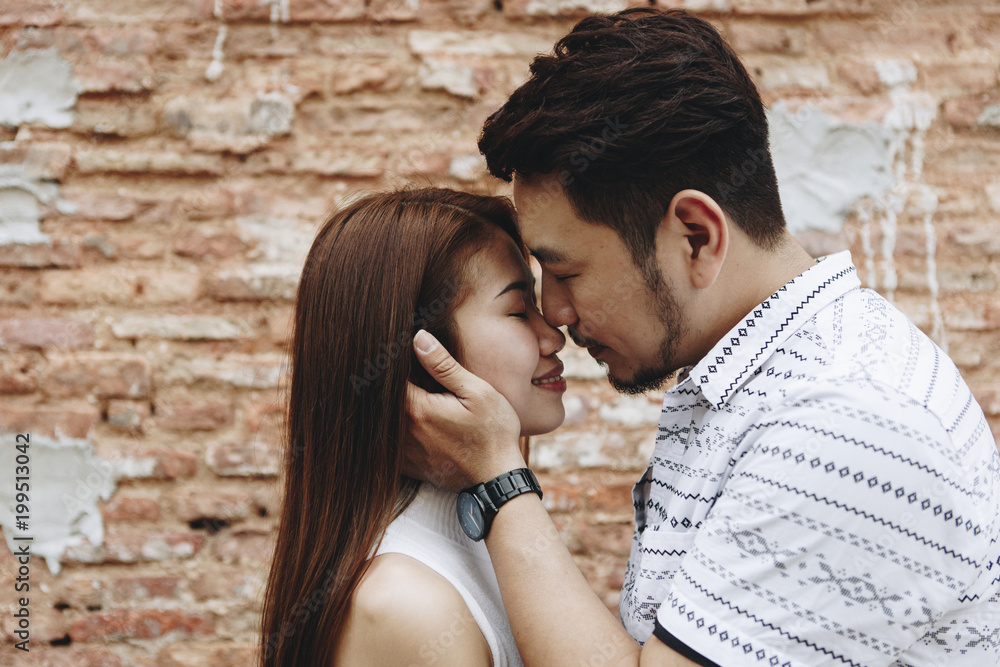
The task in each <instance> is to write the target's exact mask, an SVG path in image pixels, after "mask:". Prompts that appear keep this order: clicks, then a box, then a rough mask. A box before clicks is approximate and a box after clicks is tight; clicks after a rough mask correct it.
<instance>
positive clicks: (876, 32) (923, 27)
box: [803, 0, 954, 55]
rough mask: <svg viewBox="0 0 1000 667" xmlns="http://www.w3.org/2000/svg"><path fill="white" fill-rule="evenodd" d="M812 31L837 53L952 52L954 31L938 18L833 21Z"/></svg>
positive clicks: (816, 26) (822, 24)
mask: <svg viewBox="0 0 1000 667" xmlns="http://www.w3.org/2000/svg"><path fill="white" fill-rule="evenodd" d="M803 1H804V0H803ZM817 4H818V3H817ZM812 34H813V37H814V38H815V40H816V44H817V45H818V46H819V47H821V48H822V49H825V50H826V51H827V52H828V53H831V54H835V55H840V54H844V53H858V52H861V53H864V52H875V53H879V52H885V51H888V52H890V53H893V52H896V53H905V54H910V53H913V52H923V53H939V54H949V53H951V46H950V44H951V40H952V39H953V37H954V30H953V29H951V28H950V27H949V26H948V25H947V24H946V23H943V22H937V21H928V22H926V23H920V24H913V25H903V24H901V25H892V24H888V23H879V22H877V21H866V22H863V23H862V22H858V21H837V20H830V21H822V22H819V23H817V24H815V26H814V27H813V30H812Z"/></svg>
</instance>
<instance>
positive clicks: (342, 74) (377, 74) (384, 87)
mask: <svg viewBox="0 0 1000 667" xmlns="http://www.w3.org/2000/svg"><path fill="white" fill-rule="evenodd" d="M349 62H350V61H345V62H344V65H345V66H344V67H343V68H340V69H337V70H335V71H334V72H333V73H332V76H331V79H330V89H331V90H332V91H333V92H334V93H336V94H338V95H349V94H351V93H356V92H358V91H361V90H375V91H379V92H390V91H394V90H397V89H399V88H400V87H401V86H402V85H403V82H404V80H405V78H406V77H405V72H404V71H403V70H401V69H400V67H399V66H397V65H392V64H390V63H386V62H364V61H361V62H356V63H351V64H350V65H349V66H348V63H349Z"/></svg>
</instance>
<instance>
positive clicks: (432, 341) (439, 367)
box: [413, 329, 475, 398]
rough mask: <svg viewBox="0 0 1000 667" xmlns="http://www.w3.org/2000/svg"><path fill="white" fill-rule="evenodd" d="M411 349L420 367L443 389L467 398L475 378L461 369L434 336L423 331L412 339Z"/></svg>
mask: <svg viewBox="0 0 1000 667" xmlns="http://www.w3.org/2000/svg"><path fill="white" fill-rule="evenodd" d="M413 349H414V351H415V352H416V354H417V359H418V360H419V361H420V365H421V366H423V367H424V368H425V369H426V370H427V372H428V373H430V374H431V377H432V378H434V379H435V380H437V381H438V382H439V383H441V386H443V387H444V388H445V389H447V390H448V391H450V392H451V393H453V394H455V396H458V397H459V398H467V397H468V395H469V392H470V390H471V389H472V386H473V384H474V383H475V380H474V378H475V376H474V375H473V374H472V373H470V372H469V371H467V370H465V369H464V368H462V365H461V364H460V363H458V362H457V361H455V358H454V357H453V356H451V355H450V354H449V353H448V350H446V349H444V346H443V345H441V343H439V342H438V340H437V339H436V338H434V336H432V335H431V334H429V333H427V332H426V331H424V330H423V329H421V330H420V331H418V332H417V335H416V336H414V337H413Z"/></svg>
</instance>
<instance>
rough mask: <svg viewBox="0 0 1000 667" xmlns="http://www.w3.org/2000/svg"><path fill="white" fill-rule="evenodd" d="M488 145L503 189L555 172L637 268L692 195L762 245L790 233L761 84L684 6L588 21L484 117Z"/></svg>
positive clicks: (582, 213)
mask: <svg viewBox="0 0 1000 667" xmlns="http://www.w3.org/2000/svg"><path fill="white" fill-rule="evenodd" d="M479 150H480V151H482V152H483V154H484V155H485V156H486V163H487V166H488V167H489V170H490V173H491V174H493V175H494V176H496V177H498V178H501V179H503V180H505V181H510V180H511V178H512V176H513V175H514V174H517V175H518V176H519V177H523V178H527V179H530V178H531V177H532V176H535V175H551V176H555V177H556V178H557V179H558V181H559V183H560V185H561V186H562V188H563V190H564V191H565V193H566V196H567V198H568V199H569V201H570V203H571V204H572V206H573V208H574V209H575V212H576V214H577V215H578V216H579V217H580V218H582V219H583V220H586V221H588V222H591V223H595V224H601V225H606V226H608V227H611V228H612V229H614V230H615V231H616V232H617V233H618V234H619V236H621V238H622V240H623V241H624V242H625V244H626V245H627V246H628V248H629V250H630V252H631V253H632V256H633V259H634V260H635V262H636V264H638V265H640V266H643V265H644V264H645V262H646V261H647V260H648V258H649V257H650V256H651V254H652V252H653V250H654V247H655V233H656V229H657V226H658V224H659V222H660V220H661V219H662V218H663V215H664V214H665V213H666V211H667V208H668V207H669V204H670V200H671V199H672V198H673V197H674V195H675V194H677V193H678V192H680V191H681V190H684V189H687V188H692V189H695V190H700V191H702V192H704V193H705V194H707V195H709V196H710V197H712V198H713V199H714V200H715V201H716V202H718V204H719V205H720V206H721V207H722V209H723V210H724V211H725V212H726V213H727V214H728V215H729V217H730V218H731V219H732V220H733V221H734V222H735V223H736V224H737V225H738V226H739V227H740V228H741V229H742V230H743V231H744V232H746V234H747V235H748V236H749V237H750V238H751V239H752V240H753V241H754V242H755V243H757V244H758V245H759V246H761V247H764V248H771V247H773V246H774V244H775V242H776V241H777V239H778V238H779V236H780V234H781V231H782V230H783V229H784V226H785V222H784V216H783V215H782V212H781V201H780V199H779V197H778V184H777V179H776V178H775V175H774V166H773V165H772V162H771V154H770V151H769V150H768V143H767V119H766V117H765V115H764V105H763V103H762V102H761V100H760V95H759V93H758V92H757V88H756V87H755V86H754V83H753V81H752V80H751V79H750V76H749V74H747V71H746V69H745V68H744V67H743V64H742V63H741V62H740V60H739V58H738V57H737V55H736V53H735V52H734V51H733V50H732V48H731V47H730V46H729V45H728V44H727V43H726V42H725V41H724V40H723V39H722V36H721V35H719V33H718V31H717V30H716V29H715V28H714V27H712V25H711V24H709V23H708V22H707V21H704V20H703V19H700V18H697V17H695V16H693V15H691V14H689V13H687V12H685V11H683V10H670V11H659V10H655V9H651V8H636V9H627V10H625V11H622V12H619V13H617V14H614V15H612V16H592V17H589V18H586V19H583V20H582V21H580V22H579V23H578V24H577V25H576V27H575V28H573V30H572V32H570V33H569V34H568V35H566V36H565V37H563V38H562V39H560V40H559V41H558V42H557V43H556V45H555V48H554V55H539V56H537V57H536V58H535V60H534V61H533V62H532V64H531V78H529V79H528V81H527V82H525V83H524V84H523V85H521V87H519V88H518V89H517V90H516V91H514V94H513V95H511V96H510V99H509V100H508V101H507V103H506V104H504V105H503V107H501V108H500V109H499V110H498V111H496V112H495V113H493V115H491V116H490V117H489V118H488V119H487V120H486V123H485V125H484V126H483V133H482V136H481V137H480V139H479Z"/></svg>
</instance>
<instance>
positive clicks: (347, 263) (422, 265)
mask: <svg viewBox="0 0 1000 667" xmlns="http://www.w3.org/2000/svg"><path fill="white" fill-rule="evenodd" d="M497 227H499V228H500V229H502V230H503V231H504V232H506V233H507V234H509V235H510V236H511V237H512V238H514V240H515V242H516V243H517V244H518V246H519V247H520V246H521V241H520V237H519V235H518V231H517V227H516V225H515V223H514V218H513V211H512V209H511V206H510V203H509V202H508V201H507V200H506V199H505V198H501V197H484V196H478V195H471V194H466V193H461V192H456V191H452V190H444V189H434V188H428V189H421V190H409V191H400V192H393V193H387V194H375V195H370V196H367V197H365V198H363V199H361V200H360V201H357V202H355V203H354V204H351V205H350V206H348V207H347V208H345V209H343V210H341V211H339V212H337V213H335V214H334V215H333V216H332V217H331V218H330V219H329V220H328V221H327V222H326V224H324V225H323V227H322V228H321V230H320V231H319V233H318V235H317V237H316V240H315V241H314V242H313V245H312V248H311V249H310V251H309V255H308V257H307V259H306V262H305V266H304V268H303V271H302V278H301V281H300V283H299V288H298V296H297V300H296V306H295V320H294V334H293V336H292V341H291V349H290V361H291V367H292V374H291V386H290V393H289V403H288V404H289V409H288V419H287V430H286V439H287V442H286V446H287V452H286V457H285V471H284V475H285V477H284V487H285V488H284V502H283V506H282V510H281V518H280V522H279V527H278V534H277V540H276V546H275V551H274V559H273V561H272V564H271V571H270V576H269V578H268V583H267V590H266V593H265V598H264V614H263V621H262V628H261V651H260V665H262V667H271V666H274V665H281V666H288V667H291V666H293V665H294V666H296V667H301V666H307V665H330V664H335V663H336V661H337V656H336V655H334V653H335V646H336V642H337V639H338V637H339V635H340V632H341V630H342V628H343V626H344V623H345V620H346V615H347V611H348V609H349V606H350V599H351V595H352V593H353V592H354V590H355V588H356V587H357V585H358V582H359V581H360V579H361V577H362V575H363V574H364V572H365V569H366V567H367V565H368V560H369V557H370V556H371V555H372V553H373V552H374V550H375V548H376V546H377V544H378V542H379V540H380V539H381V535H382V532H383V531H384V529H385V528H386V526H388V524H389V523H390V521H391V520H392V519H393V518H394V517H395V516H396V515H398V513H399V512H400V511H401V510H402V508H404V507H405V506H406V504H407V503H409V501H410V500H412V498H413V494H414V493H415V492H416V488H417V484H416V482H414V481H413V480H409V479H408V478H404V477H403V476H402V473H401V467H402V447H401V443H402V440H403V435H404V429H405V426H404V424H405V413H404V411H405V397H406V383H407V381H408V380H413V381H414V382H416V383H418V384H420V385H421V386H424V387H425V388H427V389H431V390H433V389H435V386H434V382H433V381H432V380H431V379H430V377H429V376H428V375H427V374H426V372H425V371H424V370H423V368H421V367H420V364H419V363H418V362H417V361H416V358H415V357H414V356H413V352H412V350H411V342H412V340H413V334H414V333H416V331H417V330H418V329H420V328H424V329H427V330H428V331H430V332H431V333H432V334H434V335H435V336H436V337H437V338H438V339H439V340H440V341H441V342H442V344H444V345H445V347H447V348H448V349H451V350H454V349H455V348H454V343H455V337H454V332H453V331H452V328H451V323H452V315H453V313H454V310H455V309H456V308H457V306H458V305H459V303H460V302H461V300H462V298H463V295H464V291H465V288H464V282H465V277H466V276H465V268H466V266H467V265H468V264H469V260H470V259H471V257H472V255H474V254H475V253H476V252H477V251H478V250H480V249H482V248H484V247H486V246H487V245H488V244H489V243H490V242H491V239H492V238H493V237H494V233H495V232H494V231H493V230H495V229H496V228H497Z"/></svg>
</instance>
